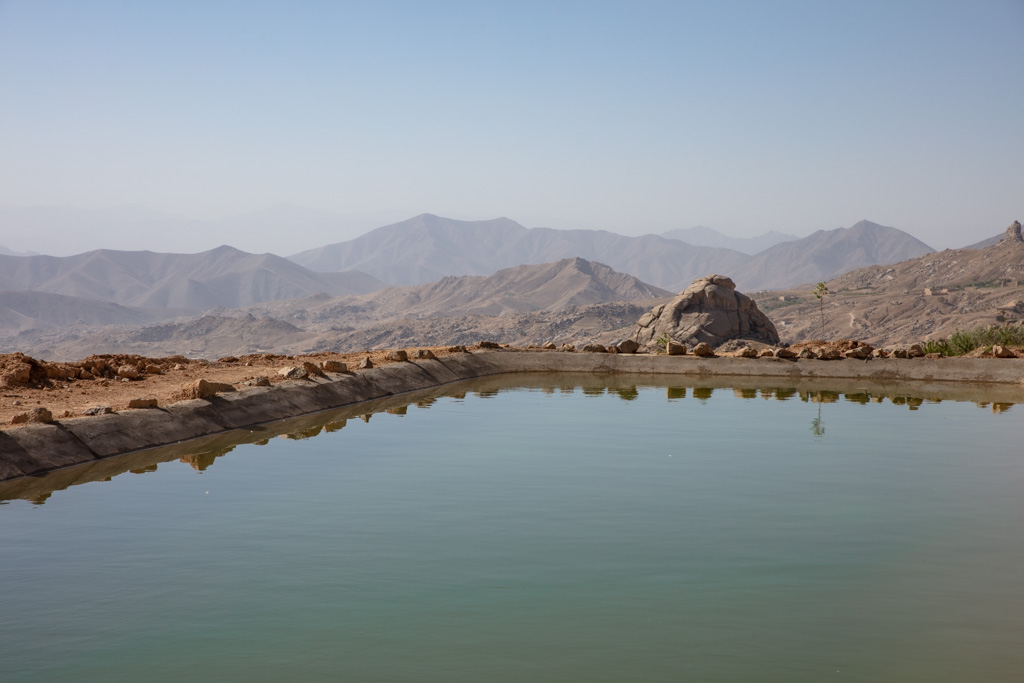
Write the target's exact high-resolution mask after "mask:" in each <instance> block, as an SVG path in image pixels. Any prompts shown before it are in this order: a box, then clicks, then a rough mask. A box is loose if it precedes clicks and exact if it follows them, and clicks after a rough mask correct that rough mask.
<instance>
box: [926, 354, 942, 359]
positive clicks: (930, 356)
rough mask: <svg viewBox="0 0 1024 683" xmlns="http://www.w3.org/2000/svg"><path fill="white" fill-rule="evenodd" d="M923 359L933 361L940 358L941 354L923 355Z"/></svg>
mask: <svg viewBox="0 0 1024 683" xmlns="http://www.w3.org/2000/svg"><path fill="white" fill-rule="evenodd" d="M924 357H925V358H931V359H933V360H934V359H936V358H942V354H941V353H926V354H924Z"/></svg>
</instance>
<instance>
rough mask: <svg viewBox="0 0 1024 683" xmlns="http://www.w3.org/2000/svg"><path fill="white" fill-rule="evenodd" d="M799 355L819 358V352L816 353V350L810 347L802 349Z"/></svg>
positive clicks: (800, 356)
mask: <svg viewBox="0 0 1024 683" xmlns="http://www.w3.org/2000/svg"><path fill="white" fill-rule="evenodd" d="M797 357H798V358H817V357H818V354H816V353H815V352H814V351H812V350H810V349H800V353H799V354H798V356H797Z"/></svg>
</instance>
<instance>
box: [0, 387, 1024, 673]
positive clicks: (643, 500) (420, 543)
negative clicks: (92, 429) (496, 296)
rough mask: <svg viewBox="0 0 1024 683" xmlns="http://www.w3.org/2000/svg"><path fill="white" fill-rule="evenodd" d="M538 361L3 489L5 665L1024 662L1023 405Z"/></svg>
mask: <svg viewBox="0 0 1024 683" xmlns="http://www.w3.org/2000/svg"><path fill="white" fill-rule="evenodd" d="M518 381H524V380H518ZM529 381H530V382H531V383H533V384H535V385H537V386H532V387H529V386H528V387H519V388H511V387H509V388H501V387H500V386H496V385H494V383H493V382H492V383H491V384H487V385H486V387H487V388H486V389H480V390H479V391H478V392H473V391H470V392H469V393H468V394H466V395H464V396H454V397H453V396H449V397H443V396H442V397H439V398H436V399H435V398H428V399H426V400H424V401H422V406H417V405H412V406H410V407H409V408H408V409H407V410H405V409H404V408H395V407H394V406H392V413H393V414H388V413H378V414H374V415H372V417H371V418H370V419H369V421H368V422H364V421H362V420H358V419H348V421H347V422H342V421H340V420H337V419H335V420H334V421H333V422H332V423H331V429H333V430H334V431H330V432H326V431H325V432H323V433H320V434H319V435H318V436H316V437H315V438H308V439H303V440H295V439H284V438H272V439H270V441H269V442H268V443H266V444H265V445H253V444H247V445H239V446H237V447H235V448H234V449H233V450H230V452H229V449H228V448H221V449H220V450H219V451H216V452H214V453H213V454H212V455H209V456H202V455H198V456H194V457H191V456H190V457H186V458H185V460H187V461H188V462H189V463H191V464H192V465H193V466H191V467H190V466H189V465H188V464H182V463H181V462H177V461H170V462H164V463H161V464H159V465H147V466H144V467H139V468H136V471H138V472H140V473H141V474H130V473H129V474H124V475H122V476H116V477H114V478H113V479H111V480H110V481H98V482H93V483H88V484H83V485H80V486H70V487H68V488H66V490H57V491H56V492H55V493H53V495H52V496H49V497H48V498H47V497H46V496H41V497H39V498H38V500H44V499H45V501H46V502H45V504H43V505H34V504H32V503H30V502H28V501H26V500H10V501H9V502H7V503H6V504H4V505H0V615H2V616H0V680H2V681H7V682H10V681H228V680H232V681H235V680H237V681H243V680H244V681H280V680H303V681H311V680H324V681H684V680H686V681H822V680H847V681H929V682H935V681H1020V680H1024V455H1022V453H1021V450H1022V449H1021V447H1020V442H1021V440H1022V437H1024V421H1022V420H1021V419H1020V414H1018V413H1019V411H1020V410H1021V408H1020V407H1015V408H1013V409H1010V410H1006V408H1007V407H1008V406H1005V405H1004V406H999V407H997V410H1001V411H1003V412H993V410H992V407H991V406H987V407H985V408H979V407H978V406H976V405H975V404H974V403H970V402H958V401H942V402H936V401H933V400H931V401H925V400H920V399H913V398H910V399H909V400H908V399H907V397H905V396H902V395H897V394H892V395H890V396H889V397H888V398H882V397H881V395H880V394H871V393H869V392H852V391H848V392H846V393H844V394H839V393H830V392H824V393H822V392H820V391H819V392H804V393H803V398H804V399H806V400H801V393H800V392H798V391H795V390H792V391H785V390H783V391H776V390H758V389H756V388H745V389H737V390H735V391H734V390H732V389H723V388H717V389H711V388H707V387H705V388H694V387H678V386H677V387H666V386H639V387H633V386H629V385H619V386H617V387H615V388H614V389H605V388H603V387H602V386H600V385H595V383H594V380H588V384H587V386H586V387H585V388H581V387H573V386H572V381H571V380H565V379H560V380H557V381H556V380H549V381H545V380H541V379H531V380H529ZM780 398H782V399H786V400H779V399H780ZM894 398H895V402H894V400H893V399H894ZM879 400H881V402H876V401H879ZM403 412H404V413H405V414H402V413H403ZM342 426H343V427H344V428H343V429H340V427H342ZM317 431H319V429H318V428H316V427H314V428H312V429H310V428H304V429H303V430H301V431H298V432H296V433H295V434H294V435H293V436H304V435H311V434H315V433H316V432H317ZM256 436H259V434H257V435H256ZM220 453H228V454H227V455H224V456H222V457H215V456H216V455H218V454H220ZM200 468H205V469H201V471H200ZM42 481H43V480H40V482H42ZM63 486H64V485H63V484H62V485H60V486H55V488H58V489H60V488H63ZM0 493H2V491H0Z"/></svg>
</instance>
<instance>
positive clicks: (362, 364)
mask: <svg viewBox="0 0 1024 683" xmlns="http://www.w3.org/2000/svg"><path fill="white" fill-rule="evenodd" d="M372 367H373V361H372V360H370V357H369V356H367V357H366V358H364V359H362V360H361V361H359V369H360V370H369V369H370V368H372Z"/></svg>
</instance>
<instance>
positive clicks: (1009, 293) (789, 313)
mask: <svg viewBox="0 0 1024 683" xmlns="http://www.w3.org/2000/svg"><path fill="white" fill-rule="evenodd" d="M827 284H828V288H829V291H830V292H831V293H830V295H829V296H827V297H826V298H825V323H826V324H825V337H826V338H828V339H837V338H840V337H852V338H857V339H864V340H866V341H869V342H872V343H891V342H909V341H921V340H926V339H933V338H939V337H946V336H949V335H950V334H952V333H953V332H954V331H956V330H957V329H966V328H970V327H974V326H977V325H988V324H995V323H998V322H1007V321H1016V320H1021V319H1022V318H1024V241H1022V240H1021V237H1020V224H1019V223H1016V222H1015V223H1014V224H1013V225H1011V226H1010V227H1009V228H1007V230H1006V233H1005V234H1004V236H1003V237H1002V238H1001V239H1000V241H999V242H997V243H996V244H993V245H992V246H989V247H986V248H984V249H978V250H975V249H955V250H951V249H947V250H945V251H942V252H935V253H930V254H926V255H924V256H921V257H918V258H914V259H909V260H906V261H903V262H901V263H897V264H893V265H889V266H871V267H868V268H861V269H858V270H855V271H852V272H849V273H846V274H845V275H842V276H840V277H837V278H834V279H831V280H829V281H828V283H827ZM755 299H756V301H757V303H758V306H759V307H760V308H761V309H762V310H764V311H766V312H767V313H768V315H769V317H771V318H772V320H773V321H775V323H776V325H777V326H778V328H779V333H780V335H781V336H782V338H783V340H788V341H796V340H800V339H805V338H812V337H813V338H818V337H821V319H820V315H819V307H818V301H817V299H816V298H815V297H814V296H813V294H812V293H811V291H810V288H804V289H802V290H782V291H776V292H766V293H760V294H758V295H757V296H755Z"/></svg>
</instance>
